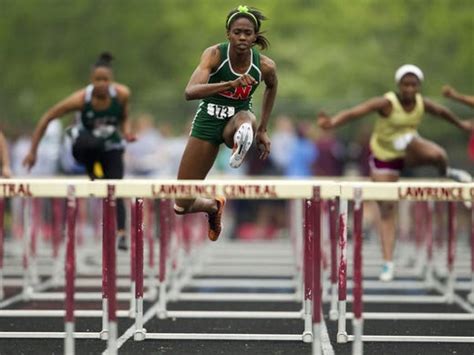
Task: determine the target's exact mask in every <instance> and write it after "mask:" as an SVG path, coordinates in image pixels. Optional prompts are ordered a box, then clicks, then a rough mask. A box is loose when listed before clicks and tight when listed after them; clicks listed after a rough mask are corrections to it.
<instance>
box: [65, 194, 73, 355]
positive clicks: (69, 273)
mask: <svg viewBox="0 0 474 355" xmlns="http://www.w3.org/2000/svg"><path fill="white" fill-rule="evenodd" d="M74 193H75V189H74V186H72V185H70V186H68V198H67V211H66V213H67V225H66V227H67V229H66V238H67V239H66V240H67V247H66V262H65V273H64V274H65V277H66V280H65V281H66V300H65V302H66V316H65V333H66V336H65V338H64V353H65V354H68V355H69V354H71V355H74V328H75V326H74V279H75V277H76V275H75V274H76V256H75V253H76V250H75V244H76V234H75V229H76V199H75V198H74Z"/></svg>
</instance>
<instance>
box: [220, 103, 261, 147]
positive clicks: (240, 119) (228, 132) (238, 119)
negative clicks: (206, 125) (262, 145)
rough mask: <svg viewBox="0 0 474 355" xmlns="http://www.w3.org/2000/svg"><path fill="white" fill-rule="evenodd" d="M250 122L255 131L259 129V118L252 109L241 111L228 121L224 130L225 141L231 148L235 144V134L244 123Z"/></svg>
mask: <svg viewBox="0 0 474 355" xmlns="http://www.w3.org/2000/svg"><path fill="white" fill-rule="evenodd" d="M245 122H249V123H250V124H251V125H252V129H253V131H254V132H255V131H256V130H257V119H256V118H255V115H254V114H253V112H251V111H239V112H237V113H236V114H235V115H234V116H232V118H231V119H230V120H229V121H228V122H227V124H226V126H225V127H224V131H223V132H222V138H223V139H224V143H225V145H226V146H228V147H229V148H232V147H233V146H234V134H235V131H236V130H237V129H238V128H239V127H240V125H241V124H242V123H245Z"/></svg>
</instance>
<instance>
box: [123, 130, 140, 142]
mask: <svg viewBox="0 0 474 355" xmlns="http://www.w3.org/2000/svg"><path fill="white" fill-rule="evenodd" d="M123 138H125V140H126V141H127V142H128V143H132V142H135V141H136V140H137V136H136V135H134V134H133V133H129V132H127V133H124V134H123Z"/></svg>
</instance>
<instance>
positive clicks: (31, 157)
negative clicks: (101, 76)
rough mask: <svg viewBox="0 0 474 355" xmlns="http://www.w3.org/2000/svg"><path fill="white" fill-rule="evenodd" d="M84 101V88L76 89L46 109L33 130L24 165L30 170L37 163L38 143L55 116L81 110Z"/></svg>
mask: <svg viewBox="0 0 474 355" xmlns="http://www.w3.org/2000/svg"><path fill="white" fill-rule="evenodd" d="M83 102H84V89H82V90H79V91H76V92H75V93H74V94H72V95H71V96H69V97H67V98H65V99H64V100H62V101H60V102H58V103H57V104H56V105H54V106H53V107H51V108H50V109H49V110H48V111H46V113H45V114H44V115H43V116H42V117H41V119H40V120H39V122H38V124H37V125H36V128H35V130H34V132H33V136H32V137H31V146H30V151H29V153H28V154H27V156H26V157H25V159H24V160H23V166H25V167H26V168H28V170H30V169H31V168H32V167H33V165H35V163H36V153H37V151H38V145H39V142H40V141H41V138H42V137H43V135H44V132H45V131H46V128H47V127H48V124H49V122H51V121H52V120H54V119H55V118H59V117H61V116H63V115H65V114H66V113H68V112H72V111H76V110H80V109H81V108H82V105H83Z"/></svg>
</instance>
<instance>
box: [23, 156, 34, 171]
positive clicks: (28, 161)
mask: <svg viewBox="0 0 474 355" xmlns="http://www.w3.org/2000/svg"><path fill="white" fill-rule="evenodd" d="M35 163H36V153H34V152H29V153H28V154H27V155H26V157H25V159H23V166H24V167H25V168H26V169H27V170H28V172H29V171H30V170H31V168H32V167H33V166H34V165H35Z"/></svg>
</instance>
